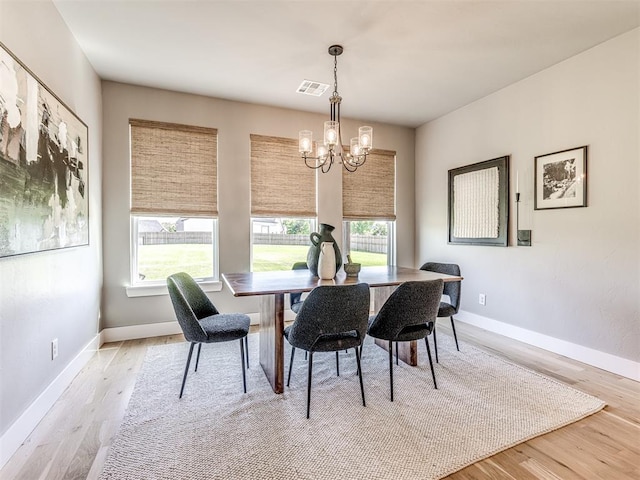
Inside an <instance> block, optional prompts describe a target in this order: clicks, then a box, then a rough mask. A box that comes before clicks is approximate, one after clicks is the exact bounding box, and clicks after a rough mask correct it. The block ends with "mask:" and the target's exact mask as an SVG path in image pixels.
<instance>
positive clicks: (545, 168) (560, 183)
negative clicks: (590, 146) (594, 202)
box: [534, 145, 587, 210]
mask: <svg viewBox="0 0 640 480" xmlns="http://www.w3.org/2000/svg"><path fill="white" fill-rule="evenodd" d="M534 199H535V201H534V209H535V210H545V209H550V208H571V207H586V206H587V146H586V145H585V146H583V147H577V148H571V149H569V150H562V151H560V152H555V153H548V154H546V155H540V156H537V157H535V196H534Z"/></svg>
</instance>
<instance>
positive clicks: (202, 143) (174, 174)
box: [129, 119, 218, 217]
mask: <svg viewBox="0 0 640 480" xmlns="http://www.w3.org/2000/svg"><path fill="white" fill-rule="evenodd" d="M129 125H130V127H131V213H133V214H136V215H180V216H192V217H216V216H217V215H218V178H217V156H218V131H217V130H216V129H215V128H204V127H193V126H189V125H178V124H174V123H163V122H153V121H148V120H135V119H130V120H129Z"/></svg>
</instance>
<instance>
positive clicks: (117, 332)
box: [100, 310, 295, 345]
mask: <svg viewBox="0 0 640 480" xmlns="http://www.w3.org/2000/svg"><path fill="white" fill-rule="evenodd" d="M247 315H249V318H251V325H258V324H259V323H260V314H259V313H247ZM284 318H285V320H287V321H288V320H293V319H294V318H295V314H294V313H293V312H292V311H291V310H285V312H284ZM181 333H182V329H181V328H180V325H179V324H178V322H177V321H176V322H161V323H148V324H145V325H131V326H128V327H113V328H105V329H104V330H102V331H101V332H100V345H102V344H104V343H108V342H122V341H124V340H134V339H136V338H151V337H161V336H163V335H178V334H181Z"/></svg>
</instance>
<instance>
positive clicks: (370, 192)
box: [342, 149, 396, 266]
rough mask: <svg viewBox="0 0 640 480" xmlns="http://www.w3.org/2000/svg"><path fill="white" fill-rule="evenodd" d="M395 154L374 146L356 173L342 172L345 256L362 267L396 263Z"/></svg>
mask: <svg viewBox="0 0 640 480" xmlns="http://www.w3.org/2000/svg"><path fill="white" fill-rule="evenodd" d="M395 171H396V153H395V152H393V151H389V150H379V149H375V150H373V151H372V152H371V154H369V158H367V163H366V164H365V165H363V166H362V167H360V168H358V170H356V171H355V172H347V171H346V170H343V172H342V215H343V217H344V225H343V227H344V228H343V245H344V253H345V255H347V254H348V255H351V261H352V262H355V263H361V264H362V266H373V265H394V264H395V221H394V220H395V218H396V203H395V201H396V198H395V197H396V195H395V192H396V190H395Z"/></svg>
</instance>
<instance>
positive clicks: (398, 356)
mask: <svg viewBox="0 0 640 480" xmlns="http://www.w3.org/2000/svg"><path fill="white" fill-rule="evenodd" d="M399 358H400V355H399V354H398V342H396V365H400V364H399V363H398V362H399V360H398V359H399Z"/></svg>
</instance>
